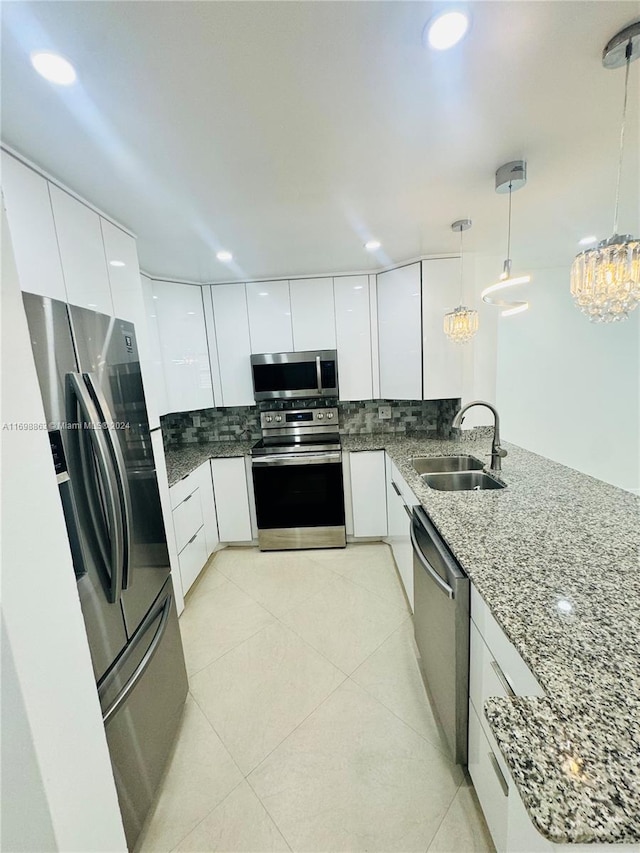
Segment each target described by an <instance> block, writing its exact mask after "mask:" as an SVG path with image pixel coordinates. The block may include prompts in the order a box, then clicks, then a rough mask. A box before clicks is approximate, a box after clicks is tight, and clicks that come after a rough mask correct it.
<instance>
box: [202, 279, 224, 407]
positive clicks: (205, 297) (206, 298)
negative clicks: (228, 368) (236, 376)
mask: <svg viewBox="0 0 640 853" xmlns="http://www.w3.org/2000/svg"><path fill="white" fill-rule="evenodd" d="M202 301H203V302H204V324H205V327H206V329H207V345H208V348H209V368H210V369H211V384H212V386H213V405H214V406H222V405H223V403H222V382H221V379H220V359H219V358H218V335H217V333H216V323H215V320H214V318H213V303H212V302H211V286H210V285H206V286H205V287H203V288H202Z"/></svg>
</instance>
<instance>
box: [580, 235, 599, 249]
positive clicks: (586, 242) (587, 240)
mask: <svg viewBox="0 0 640 853" xmlns="http://www.w3.org/2000/svg"><path fill="white" fill-rule="evenodd" d="M597 239H598V238H597V237H596V236H595V234H590V235H589V236H588V237H583V238H582V240H579V241H578V242H579V243H580V245H581V246H588V245H589V244H590V243H595V242H596V241H597Z"/></svg>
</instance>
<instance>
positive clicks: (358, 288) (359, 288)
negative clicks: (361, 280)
mask: <svg viewBox="0 0 640 853" xmlns="http://www.w3.org/2000/svg"><path fill="white" fill-rule="evenodd" d="M353 289H354V290H362V289H363V285H362V284H356V285H355V287H354V288H353Z"/></svg>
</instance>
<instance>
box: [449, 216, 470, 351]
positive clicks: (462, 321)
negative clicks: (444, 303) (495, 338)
mask: <svg viewBox="0 0 640 853" xmlns="http://www.w3.org/2000/svg"><path fill="white" fill-rule="evenodd" d="M469 228H471V220H470V219H458V220H456V222H453V223H452V225H451V230H452V231H458V232H459V234H460V305H458V307H457V308H455V309H454V310H453V311H449V313H448V314H445V315H444V333H445V335H446V336H447V337H448V338H449V339H450V340H452V341H453V342H454V343H456V344H466V343H467V341H470V340H471V339H472V338H473V337H474V335H475V334H476V332H477V331H478V312H477V311H476V310H474V309H473V308H467V307H466V305H463V304H462V296H463V292H464V253H463V251H462V232H463V231H468V230H469Z"/></svg>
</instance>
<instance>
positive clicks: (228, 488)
mask: <svg viewBox="0 0 640 853" xmlns="http://www.w3.org/2000/svg"><path fill="white" fill-rule="evenodd" d="M211 472H212V474H213V491H214V494H215V501H216V510H217V516H218V533H219V535H220V541H221V542H250V541H251V539H252V536H251V515H250V512H249V488H248V485H247V473H246V467H245V462H244V457H242V456H234V457H231V458H229V459H212V460H211Z"/></svg>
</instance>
